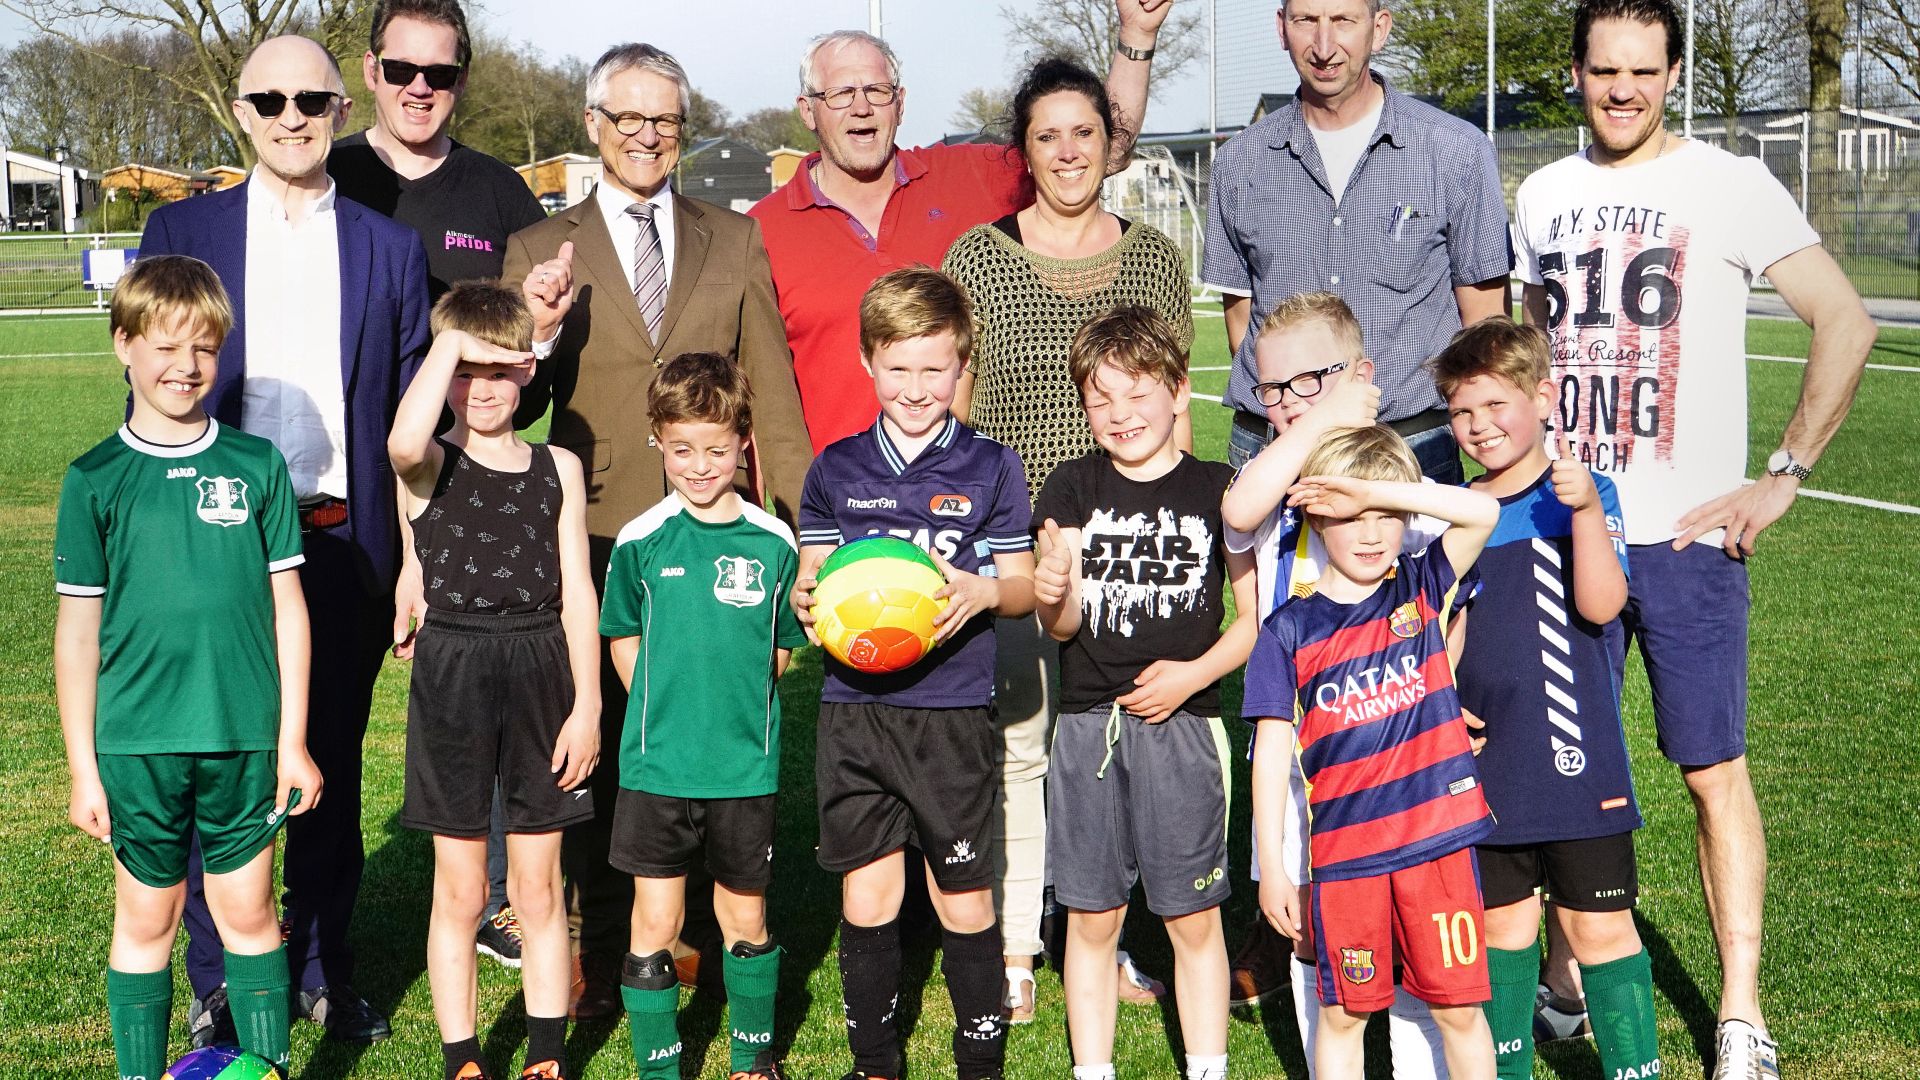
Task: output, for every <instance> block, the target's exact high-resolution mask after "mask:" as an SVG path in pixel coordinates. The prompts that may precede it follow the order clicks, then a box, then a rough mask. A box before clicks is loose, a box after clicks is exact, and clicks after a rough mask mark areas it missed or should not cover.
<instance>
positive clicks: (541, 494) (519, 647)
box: [387, 282, 600, 1080]
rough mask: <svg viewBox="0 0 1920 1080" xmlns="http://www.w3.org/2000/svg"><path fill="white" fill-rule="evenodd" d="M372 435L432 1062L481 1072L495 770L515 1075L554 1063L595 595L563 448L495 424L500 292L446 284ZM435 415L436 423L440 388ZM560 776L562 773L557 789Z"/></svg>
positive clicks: (595, 754)
mask: <svg viewBox="0 0 1920 1080" xmlns="http://www.w3.org/2000/svg"><path fill="white" fill-rule="evenodd" d="M432 329H433V333H434V341H433V348H432V349H431V350H430V351H429V352H428V353H427V358H426V360H425V361H423V362H422V363H421V365H420V372H419V374H418V375H416V376H415V377H414V380H413V384H412V385H411V386H410V387H409V388H408V390H407V394H406V396H405V397H404V398H402V399H401V402H400V408H399V411H398V413H397V414H396V415H395V417H394V422H393V431H392V433H391V434H390V435H389V436H388V438H387V453H388V456H389V457H391V458H392V460H393V469H394V473H395V474H396V475H397V476H399V478H400V480H401V481H402V483H404V484H405V486H406V491H405V494H404V496H403V499H404V503H405V510H406V514H407V518H408V520H409V521H410V522H411V523H412V527H413V540H414V546H415V550H416V552H417V554H418V555H419V556H420V566H421V578H422V582H423V584H424V585H425V592H426V601H427V617H426V621H425V624H424V625H423V626H422V627H421V629H420V633H419V637H418V640H417V643H416V645H415V652H414V663H413V686H412V690H411V692H410V694H409V697H408V704H407V771H406V777H407V779H406V801H405V803H404V805H403V806H402V808H401V811H400V821H401V823H402V824H404V825H406V826H408V827H410V828H415V829H421V830H424V831H427V832H431V833H432V834H433V855H434V882H433V914H432V918H431V920H430V921H429V924H428V930H427V982H428V985H429V986H430V987H431V988H432V991H433V999H434V1014H435V1016H436V1017H438V1019H439V1022H440V1038H441V1042H442V1048H443V1050H444V1052H445V1058H446V1077H447V1080H456V1078H458V1080H485V1078H489V1077H491V1075H492V1074H491V1073H489V1072H488V1071H487V1065H486V1061H485V1059H484V1057H483V1056H482V1054H481V1052H480V1042H479V1039H478V1036H477V1034H476V1031H475V1028H476V1023H475V1019H474V1010H475V1001H474V965H475V963H476V959H475V954H474V951H473V934H474V927H476V926H477V925H478V924H479V922H480V917H481V912H482V909H483V908H484V906H485V904H486V897H487V864H486V859H487V852H486V837H487V826H488V817H489V812H490V810H491V807H492V800H493V791H494V785H495V783H496V782H497V783H498V784H499V786H500V790H501V795H502V799H503V803H504V807H505V818H506V831H507V874H508V879H507V893H508V896H509V899H510V900H511V902H512V904H513V907H514V910H515V911H516V912H517V913H518V915H519V919H520V926H521V932H522V934H523V935H524V944H523V946H522V950H523V951H522V955H521V961H522V966H521V969H520V977H521V981H522V984H523V987H524V991H525V999H526V1003H527V1056H526V1062H525V1065H524V1068H523V1070H522V1071H521V1073H520V1074H519V1075H520V1076H521V1077H522V1078H523V1080H527V1078H533V1077H539V1078H543V1080H544V1078H549V1077H561V1078H563V1077H565V1076H566V1075H567V1071H566V1055H565V1051H564V1044H565V1040H566V1022H567V991H568V984H569V981H570V979H569V976H570V962H569V957H568V947H567V920H566V907H565V904H564V902H563V901H562V899H561V885H560V835H561V832H560V831H561V829H562V828H563V827H565V826H567V825H571V824H573V823H575V822H578V821H584V820H586V819H587V818H589V817H592V816H593V797H592V796H591V795H590V794H589V793H588V791H587V789H586V787H585V784H586V780H587V777H588V775H589V774H590V773H591V772H592V771H593V766H594V764H595V762H596V761H597V760H598V758H599V753H600V720H599V717H600V690H599V687H600V682H599V663H600V661H599V645H600V639H599V631H598V629H597V627H598V624H599V612H598V604H597V603H596V600H595V597H594V591H593V580H592V578H591V577H590V576H589V574H588V570H587V526H586V485H585V481H584V478H583V476H582V472H581V468H580V460H579V459H578V458H576V457H574V456H573V455H572V454H570V453H568V452H567V451H565V450H562V449H560V448H559V447H553V446H546V445H539V446H531V445H528V444H527V443H526V442H524V441H522V440H521V438H520V436H519V435H518V434H517V433H516V432H515V431H514V429H513V410H514V408H515V406H517V405H518V404H519V403H520V389H521V387H523V386H525V385H526V382H527V380H528V379H529V378H530V377H531V376H532V374H533V359H532V355H531V353H530V351H529V349H530V347H531V342H532V337H533V317H532V316H531V315H530V314H529V313H528V311H527V308H526V304H525V302H524V301H522V299H521V298H520V296H519V294H518V293H515V292H513V291H512V290H510V289H505V288H502V287H501V286H499V285H496V284H493V283H490V282H469V283H465V284H461V285H457V286H455V287H454V288H453V289H451V290H450V291H449V292H448V293H447V294H446V295H445V296H444V297H442V298H441V300H440V302H439V303H438V304H436V305H434V309H433V317H432ZM443 403H444V405H445V406H446V407H448V408H451V409H452V411H453V417H454V423H453V428H452V429H451V430H450V431H448V432H447V434H446V435H445V437H443V438H436V437H435V436H434V433H433V432H434V427H435V425H436V423H437V422H438V421H439V419H440V412H441V408H442V405H443ZM576 789H577V790H576Z"/></svg>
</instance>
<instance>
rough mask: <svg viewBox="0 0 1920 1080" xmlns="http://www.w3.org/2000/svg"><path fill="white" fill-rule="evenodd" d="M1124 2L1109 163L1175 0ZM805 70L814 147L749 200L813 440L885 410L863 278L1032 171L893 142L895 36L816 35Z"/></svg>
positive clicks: (806, 113)
mask: <svg viewBox="0 0 1920 1080" xmlns="http://www.w3.org/2000/svg"><path fill="white" fill-rule="evenodd" d="M1116 3H1117V5H1118V11H1119V19H1120V30H1119V34H1118V41H1117V42H1116V43H1115V48H1114V53H1113V66H1112V71H1111V74H1109V75H1108V76H1107V92H1108V94H1109V95H1110V96H1111V97H1112V99H1113V107H1114V114H1115V115H1114V121H1115V125H1116V130H1115V131H1114V138H1113V150H1112V155H1111V159H1110V160H1109V161H1108V163H1107V168H1108V171H1109V173H1111V172H1114V171H1117V170H1118V169H1120V168H1122V167H1124V166H1125V164H1126V162H1127V160H1128V158H1129V157H1130V156H1131V155H1132V153H1133V141H1134V138H1135V137H1136V136H1137V135H1138V134H1139V132H1140V121H1141V118H1142V117H1143V116H1144V115H1145V114H1146V109H1147V73H1148V70H1149V69H1150V68H1151V67H1152V61H1153V47H1154V43H1155V41H1157V40H1158V38H1159V34H1160V24H1161V23H1163V22H1165V21H1166V18H1167V12H1168V11H1169V10H1171V9H1172V7H1173V0H1116ZM800 73H801V87H800V96H799V98H798V104H799V109H800V118H801V119H802V120H803V121H805V123H806V125H807V127H808V128H809V129H811V130H812V131H813V133H814V134H815V135H816V136H818V137H819V139H820V151H819V152H818V153H815V154H811V155H809V156H808V157H807V160H806V161H805V162H803V163H802V164H801V166H800V169H799V171H798V172H796V173H794V175H793V179H792V180H790V181H788V182H787V185H786V186H785V187H783V188H781V189H780V190H778V191H776V192H774V193H773V194H771V195H769V196H767V197H766V198H764V199H762V200H760V202H759V203H758V204H757V205H755V206H754V208H753V209H752V210H750V211H748V212H749V213H750V214H751V215H752V216H753V217H754V218H756V219H757V220H758V221H759V222H760V229H761V233H762V236H763V238H764V240H765V242H766V246H767V255H768V256H769V257H770V258H771V259H772V261H773V285H774V289H775V291H776V292H778V293H779V296H780V316H781V318H782V319H784V320H785V321H786V324H787V344H788V345H789V346H790V347H791V348H792V349H793V368H794V374H795V376H796V377H797V380H798V382H799V385H800V405H801V411H802V413H803V414H804V416H805V418H806V423H807V434H808V437H809V438H811V439H812V441H813V449H814V452H815V453H818V452H820V451H821V450H822V449H824V448H825V447H826V446H827V444H829V443H831V442H833V441H835V440H836V439H841V438H844V437H846V436H848V435H852V434H854V433H855V432H857V431H861V430H864V429H865V428H868V427H871V426H872V425H873V418H874V415H875V414H876V412H877V411H878V405H877V403H876V402H875V400H874V397H873V393H872V391H871V389H870V387H869V384H868V380H867V378H866V376H865V374H864V373H863V372H862V371H861V370H860V297H861V296H862V295H863V294H865V293H866V291H867V286H869V285H871V284H873V281H874V279H875V278H878V277H879V276H880V275H881V274H884V273H886V272H887V271H889V270H895V269H898V268H899V267H902V266H911V265H913V264H915V263H925V264H927V265H929V266H938V265H940V260H941V259H942V258H943V257H944V256H945V255H946V253H947V248H948V246H949V245H951V244H952V243H953V241H954V240H955V239H957V238H958V237H959V236H960V234H961V233H963V232H966V231H967V230H968V229H970V228H972V227H973V226H975V225H979V224H982V223H985V222H988V221H993V220H995V219H997V218H1000V217H1003V216H1005V215H1007V214H1010V213H1012V212H1014V211H1015V210H1018V209H1020V208H1021V207H1023V206H1026V205H1027V204H1028V203H1030V202H1032V201H1033V183H1032V181H1031V179H1030V178H1029V177H1028V176H1027V174H1026V166H1025V163H1024V161H1023V160H1022V159H1021V157H1020V156H1019V155H1017V154H1009V153H1008V152H1007V147H1005V146H999V145H983V144H974V145H967V146H926V147H919V148H917V149H913V150H902V149H900V148H898V147H896V146H894V145H893V138H894V133H895V132H896V131H897V130H898V128H899V127H900V115H901V112H902V106H903V105H904V104H905V103H906V88H905V87H904V86H902V85H901V83H900V62H899V60H898V59H897V58H896V57H895V56H894V55H893V50H892V49H890V48H888V47H887V43H886V42H884V41H882V40H880V39H879V38H877V37H874V36H873V35H871V34H864V33H861V32H859V31H857V30H842V31H837V32H835V33H831V34H826V35H823V36H821V37H818V38H815V39H814V40H813V42H812V43H811V44H809V45H808V46H807V51H806V53H805V55H804V56H803V57H802V58H801V62H800Z"/></svg>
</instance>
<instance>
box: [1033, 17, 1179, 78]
mask: <svg viewBox="0 0 1920 1080" xmlns="http://www.w3.org/2000/svg"><path fill="white" fill-rule="evenodd" d="M1191 6H1194V7H1198V6H1199V5H1191ZM1000 18H1001V19H1002V20H1003V21H1004V22H1005V23H1006V24H1007V36H1008V37H1010V38H1011V39H1012V43H1013V44H1014V45H1015V46H1016V47H1018V48H1020V49H1021V51H1022V52H1024V53H1025V54H1026V56H1027V59H1028V60H1029V61H1032V60H1038V59H1040V58H1041V57H1044V56H1061V57H1065V58H1067V59H1068V60H1072V61H1074V62H1075V63H1077V64H1081V65H1083V66H1084V67H1086V68H1087V70H1089V71H1091V72H1093V73H1094V74H1095V75H1098V76H1099V77H1100V79H1101V81H1102V82H1104V81H1106V78H1107V69H1108V68H1110V67H1112V66H1113V46H1114V43H1115V42H1116V41H1117V40H1118V35H1119V33H1120V14H1119V12H1118V11H1117V10H1115V8H1114V5H1113V0H1039V3H1037V4H1036V5H1034V9H1033V10H1032V11H1018V10H1015V9H1014V8H1012V7H1008V6H1006V5H1004V4H1003V5H1001V7H1000ZM1204 19H1205V16H1204V15H1203V14H1201V13H1200V12H1199V11H1188V12H1186V13H1185V14H1174V15H1169V16H1167V21H1166V22H1165V23H1163V24H1161V27H1160V37H1159V40H1158V41H1157V42H1156V43H1155V45H1154V52H1153V78H1154V81H1155V83H1156V84H1161V85H1164V84H1165V83H1166V82H1168V81H1169V80H1171V79H1172V78H1173V77H1174V76H1175V75H1177V74H1178V73H1179V72H1180V70H1181V69H1182V68H1185V67H1186V66H1187V65H1188V64H1189V63H1191V62H1192V61H1193V60H1194V58H1195V57H1197V56H1199V55H1200V48H1201V46H1202V44H1203V43H1205V41H1206V34H1205V29H1206V27H1205V24H1204V22H1203V20H1204Z"/></svg>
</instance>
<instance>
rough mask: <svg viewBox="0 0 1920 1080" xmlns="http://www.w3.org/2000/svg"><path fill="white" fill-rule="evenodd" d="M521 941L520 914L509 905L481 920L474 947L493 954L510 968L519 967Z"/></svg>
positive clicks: (488, 954)
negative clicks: (515, 912)
mask: <svg viewBox="0 0 1920 1080" xmlns="http://www.w3.org/2000/svg"><path fill="white" fill-rule="evenodd" d="M520 942H521V938H520V916H518V915H515V914H514V913H513V907H512V905H508V906H506V907H502V908H501V909H500V910H499V911H497V912H495V913H494V914H493V916H492V917H490V918H486V919H482V920H480V933H479V934H478V935H476V936H475V937H474V941H473V948H474V951H475V952H478V953H479V954H480V955H482V956H491V957H493V958H494V959H495V960H498V961H500V962H501V963H502V964H505V965H506V966H508V967H510V968H517V967H519V966H520Z"/></svg>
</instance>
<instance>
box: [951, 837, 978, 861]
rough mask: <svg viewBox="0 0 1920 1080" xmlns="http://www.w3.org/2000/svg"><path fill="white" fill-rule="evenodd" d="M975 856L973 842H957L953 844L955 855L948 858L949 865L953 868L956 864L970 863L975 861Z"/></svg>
mask: <svg viewBox="0 0 1920 1080" xmlns="http://www.w3.org/2000/svg"><path fill="white" fill-rule="evenodd" d="M974 854H975V852H974V850H973V842H972V841H970V840H955V841H954V842H953V854H951V855H949V856H947V865H948V866H952V865H953V864H955V863H970V862H972V861H973V856H974Z"/></svg>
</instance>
